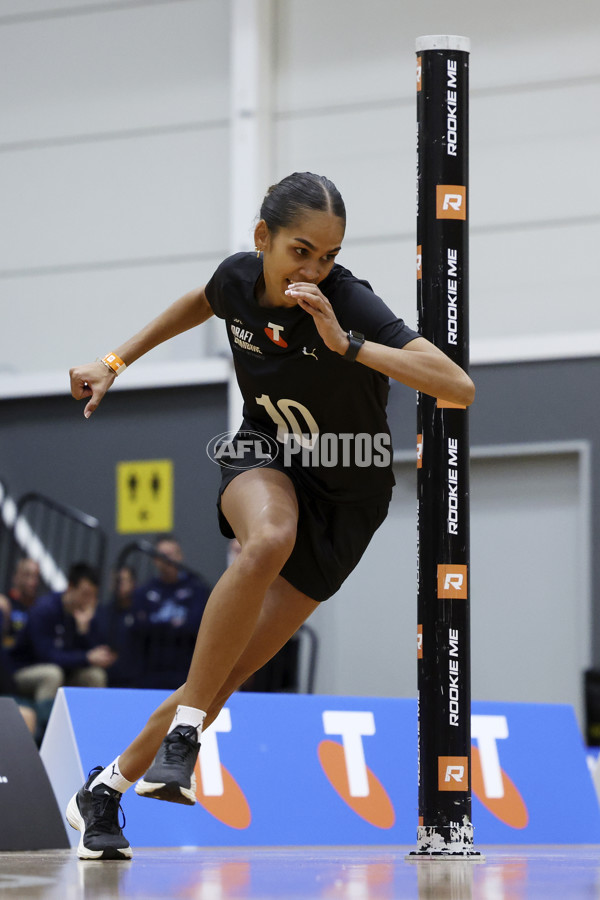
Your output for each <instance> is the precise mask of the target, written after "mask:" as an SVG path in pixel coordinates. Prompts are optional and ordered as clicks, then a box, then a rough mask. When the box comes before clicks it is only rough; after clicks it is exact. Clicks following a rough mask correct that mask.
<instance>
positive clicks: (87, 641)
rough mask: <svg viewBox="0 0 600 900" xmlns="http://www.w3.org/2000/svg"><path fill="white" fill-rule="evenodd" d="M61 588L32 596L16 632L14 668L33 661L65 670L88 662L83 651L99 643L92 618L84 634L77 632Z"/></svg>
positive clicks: (81, 666)
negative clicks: (36, 597)
mask: <svg viewBox="0 0 600 900" xmlns="http://www.w3.org/2000/svg"><path fill="white" fill-rule="evenodd" d="M62 596H63V595H62V592H55V593H53V594H46V595H45V596H44V597H40V598H39V600H36V602H35V603H34V605H33V607H32V608H31V610H30V612H29V616H28V619H27V622H26V624H25V627H24V628H23V629H22V630H21V632H20V633H19V636H18V639H17V642H16V644H15V646H14V647H13V648H12V649H11V651H10V653H11V658H12V660H13V664H14V667H15V668H16V669H22V668H23V667H24V666H32V665H35V663H40V662H51V663H56V665H58V666H60V667H61V668H63V669H65V670H67V671H68V670H69V669H80V668H83V667H84V666H88V665H89V662H88V659H87V652H88V650H91V649H92V648H93V647H97V646H98V645H99V644H102V643H103V640H102V635H101V633H100V629H99V626H98V622H97V621H96V619H95V618H94V619H92V621H91V622H90V627H89V629H88V632H87V634H79V633H78V632H77V628H76V623H75V619H74V618H73V616H72V615H71V614H70V613H68V612H67V611H66V610H65V608H64V606H63V603H62Z"/></svg>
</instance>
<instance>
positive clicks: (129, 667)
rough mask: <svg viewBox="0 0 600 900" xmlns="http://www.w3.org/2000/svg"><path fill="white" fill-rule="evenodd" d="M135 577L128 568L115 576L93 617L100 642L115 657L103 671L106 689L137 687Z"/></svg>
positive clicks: (138, 659) (121, 569)
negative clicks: (106, 679)
mask: <svg viewBox="0 0 600 900" xmlns="http://www.w3.org/2000/svg"><path fill="white" fill-rule="evenodd" d="M135 583H136V574H135V571H134V570H133V569H132V568H131V566H121V568H120V569H118V570H117V571H116V572H115V573H114V582H113V591H112V595H111V597H110V599H109V601H108V603H105V604H103V605H102V606H100V607H99V608H98V612H97V613H96V618H97V620H98V624H99V627H100V630H101V633H102V637H103V640H104V641H106V643H107V644H108V646H109V647H110V648H111V649H112V650H114V651H115V653H116V654H117V660H116V662H114V663H113V664H112V666H109V668H108V669H107V670H106V674H107V676H108V686H109V687H137V682H138V679H139V676H140V674H141V671H142V660H141V658H140V646H139V643H140V642H139V641H138V640H137V634H136V631H135V628H134V625H135V616H134V613H133V592H134V590H135Z"/></svg>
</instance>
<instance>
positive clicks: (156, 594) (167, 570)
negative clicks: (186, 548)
mask: <svg viewBox="0 0 600 900" xmlns="http://www.w3.org/2000/svg"><path fill="white" fill-rule="evenodd" d="M155 549H156V552H157V553H158V554H160V556H157V557H156V558H155V561H154V565H155V567H156V573H157V574H156V577H155V578H152V579H151V580H150V581H149V582H147V583H146V584H145V585H143V586H142V587H139V588H137V590H136V591H135V592H134V595H133V611H134V615H135V626H134V628H135V630H136V632H137V636H138V639H139V640H140V642H141V647H142V652H143V656H144V671H143V673H142V675H141V677H140V680H139V682H138V687H146V688H165V689H167V688H168V689H174V688H177V687H179V686H180V685H182V684H183V683H184V682H185V679H186V677H187V672H188V668H189V665H190V661H191V658H192V653H193V651H194V644H195V642H196V636H197V634H198V628H199V627H200V620H201V618H202V613H203V612H204V607H205V606H206V601H207V600H208V595H209V588H208V586H207V585H206V584H204V583H203V582H202V581H200V580H199V579H198V578H197V577H196V576H195V575H192V574H190V573H189V572H186V571H184V570H182V569H180V568H178V566H176V565H173V563H182V562H183V553H182V551H181V547H180V545H179V543H178V541H177V540H176V539H175V538H174V537H172V536H170V535H164V536H162V537H160V538H159V539H158V540H157V542H156V545H155ZM165 557H166V558H165ZM170 560H172V561H173V562H170Z"/></svg>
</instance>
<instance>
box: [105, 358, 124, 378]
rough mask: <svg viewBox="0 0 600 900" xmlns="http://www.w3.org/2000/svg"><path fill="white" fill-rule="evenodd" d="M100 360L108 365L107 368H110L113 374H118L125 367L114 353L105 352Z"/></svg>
mask: <svg viewBox="0 0 600 900" xmlns="http://www.w3.org/2000/svg"><path fill="white" fill-rule="evenodd" d="M101 362H103V363H104V365H106V366H108V368H109V369H112V370H113V372H114V373H115V375H120V374H121V372H124V371H125V369H126V368H127V366H126V364H125V363H124V362H123V360H122V359H121V357H120V356H117V354H116V353H107V354H106V356H103V357H102V359H101Z"/></svg>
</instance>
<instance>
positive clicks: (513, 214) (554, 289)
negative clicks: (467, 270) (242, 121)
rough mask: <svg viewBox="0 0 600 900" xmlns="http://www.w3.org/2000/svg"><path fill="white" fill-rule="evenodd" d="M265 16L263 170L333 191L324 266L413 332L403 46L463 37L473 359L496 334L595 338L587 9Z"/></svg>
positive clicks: (300, 9) (411, 115) (432, 8)
mask: <svg viewBox="0 0 600 900" xmlns="http://www.w3.org/2000/svg"><path fill="white" fill-rule="evenodd" d="M277 9H278V13H279V16H278V34H277V41H276V46H277V50H278V57H277V62H278V69H277V88H278V94H277V142H276V146H277V172H276V175H277V176H281V175H283V174H284V173H286V172H288V171H289V170H293V169H295V168H305V169H313V170H315V171H319V172H321V171H323V172H325V173H327V174H328V175H329V177H331V178H332V179H333V180H334V181H336V182H337V183H338V184H339V187H340V189H341V190H342V193H343V194H344V196H345V197H346V201H347V207H348V211H349V223H348V233H347V240H346V243H345V248H344V252H343V255H342V256H341V260H340V261H341V262H343V263H345V264H346V265H348V266H349V267H350V268H352V269H353V270H355V271H356V274H360V275H362V276H363V277H367V278H369V279H370V280H371V281H372V283H373V285H374V287H375V288H376V290H378V291H380V292H381V293H382V294H383V295H384V297H385V298H386V299H387V300H388V301H391V303H392V305H393V306H394V308H395V309H397V310H398V312H399V313H400V314H402V315H404V317H405V318H406V319H407V320H408V321H410V322H413V323H414V318H415V314H414V306H415V300H414V295H415V288H414V243H415V240H414V229H415V224H414V220H415V203H414V197H415V173H414V168H415V165H414V161H415V138H414V132H415V103H414V71H413V70H414V52H413V48H414V38H415V37H416V36H417V35H420V34H440V33H442V34H446V33H450V34H465V35H467V36H469V37H470V38H471V40H472V54H471V66H470V75H471V119H470V125H471V186H470V200H471V207H470V209H471V329H472V331H471V336H472V345H473V351H474V356H476V357H477V358H478V359H481V352H480V351H478V343H479V345H480V347H481V348H485V349H487V348H489V341H490V340H491V339H497V338H499V337H500V338H506V339H508V340H509V342H510V339H511V338H512V337H513V336H515V335H523V334H525V335H531V336H532V337H534V336H536V335H539V334H540V333H542V334H546V335H549V334H556V333H558V334H562V333H563V332H564V331H565V330H566V331H567V333H568V334H571V335H572V340H573V341H576V340H577V339H578V337H579V335H580V334H581V332H583V331H588V332H589V331H596V332H597V333H598V335H599V338H600V304H598V302H597V296H596V295H597V286H596V285H597V282H596V280H595V264H596V262H595V261H596V247H597V246H598V244H599V242H600V182H599V181H598V179H596V178H595V176H594V169H595V163H594V160H596V159H598V157H599V155H600V117H599V116H598V114H597V111H598V109H600V67H599V64H598V60H599V59H600V4H598V3H596V2H593V0H575V2H574V3H571V4H568V5H567V4H564V3H562V2H559V0H550V2H547V3H541V2H529V3H523V2H521V0H508V2H504V3H475V2H472V0H457V2H454V3H452V4H448V3H445V2H444V3H443V2H441V0H435V2H426V3H412V4H409V3H398V2H395V0H371V2H369V3H361V2H347V0H325V2H323V0H289V2H283V3H278V4H277ZM483 342H485V344H484V343H483ZM598 348H599V349H600V339H599V341H598ZM506 349H507V352H509V350H508V348H506Z"/></svg>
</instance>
